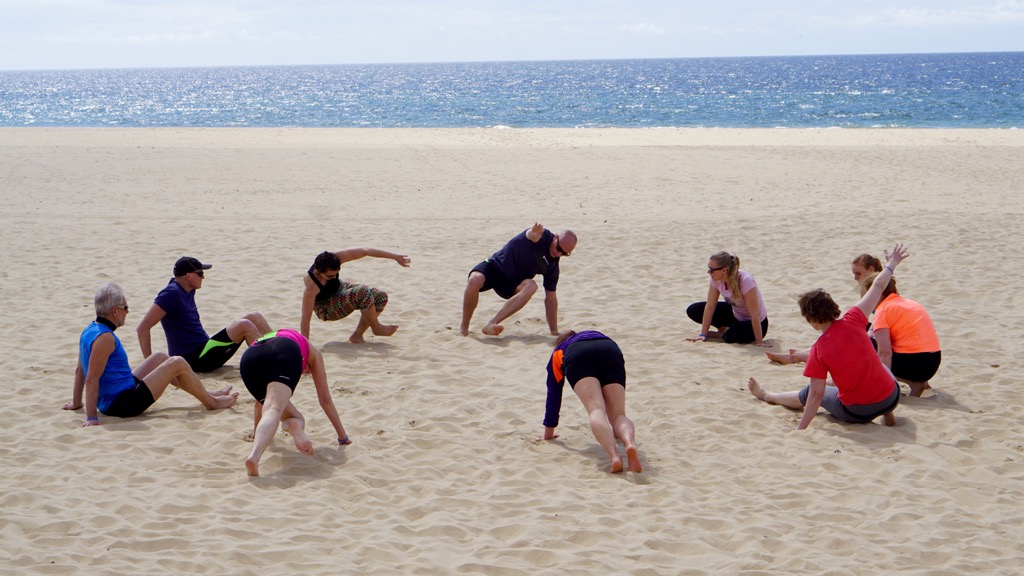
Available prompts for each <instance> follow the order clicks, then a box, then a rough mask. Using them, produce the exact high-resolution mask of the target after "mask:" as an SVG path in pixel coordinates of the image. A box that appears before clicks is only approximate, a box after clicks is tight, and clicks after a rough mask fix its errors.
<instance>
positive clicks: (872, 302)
mask: <svg viewBox="0 0 1024 576" xmlns="http://www.w3.org/2000/svg"><path fill="white" fill-rule="evenodd" d="M908 256H910V254H909V253H908V252H907V249H906V247H904V246H903V244H896V246H894V247H893V249H892V254H890V253H889V252H888V251H886V252H885V266H884V267H883V268H882V270H881V271H880V272H879V273H878V276H875V281H874V282H872V283H871V288H868V291H867V292H865V293H864V296H862V297H861V299H860V301H859V302H857V308H860V310H861V312H863V313H864V315H865V316H868V315H870V314H871V311H872V310H874V309H875V306H878V300H879V299H880V298H881V297H882V291H883V290H885V287H886V286H888V285H889V280H892V275H893V272H895V270H896V266H898V265H899V263H900V262H902V261H903V260H904V259H905V258H907V257H908Z"/></svg>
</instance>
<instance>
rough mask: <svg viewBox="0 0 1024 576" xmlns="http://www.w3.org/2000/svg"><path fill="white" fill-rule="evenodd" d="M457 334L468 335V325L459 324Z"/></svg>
mask: <svg viewBox="0 0 1024 576" xmlns="http://www.w3.org/2000/svg"><path fill="white" fill-rule="evenodd" d="M459 334H462V335H463V336H469V326H459Z"/></svg>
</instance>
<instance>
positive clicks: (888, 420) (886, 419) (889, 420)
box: [882, 412, 896, 426]
mask: <svg viewBox="0 0 1024 576" xmlns="http://www.w3.org/2000/svg"><path fill="white" fill-rule="evenodd" d="M882 424H885V425H886V426H895V425H896V415H895V414H893V413H892V412H888V413H886V414H883V415H882Z"/></svg>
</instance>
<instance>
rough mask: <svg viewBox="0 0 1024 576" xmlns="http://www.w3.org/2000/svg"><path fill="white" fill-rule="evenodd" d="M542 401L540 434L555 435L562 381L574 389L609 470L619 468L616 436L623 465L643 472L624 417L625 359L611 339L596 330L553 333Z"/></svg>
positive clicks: (633, 435) (547, 437) (543, 436)
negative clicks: (624, 463)
mask: <svg viewBox="0 0 1024 576" xmlns="http://www.w3.org/2000/svg"><path fill="white" fill-rule="evenodd" d="M547 371H548V379H547V388H548V395H547V402H546V404H545V410H544V432H543V433H542V434H541V439H542V440H551V439H553V438H557V437H558V435H557V434H555V428H556V427H557V426H558V414H559V412H560V411H561V408H562V388H563V386H564V384H565V382H568V383H569V387H570V388H572V389H573V391H574V392H576V396H578V397H579V399H580V401H581V402H583V407H584V408H585V409H586V410H587V414H589V415H590V430H591V432H593V434H594V438H595V439H597V443H598V444H600V445H601V448H604V451H605V452H606V453H608V458H609V459H610V460H611V471H612V472H622V457H621V456H620V455H619V451H618V448H617V447H616V445H615V439H616V438H618V439H619V440H621V441H622V445H623V447H624V448H625V449H626V462H627V469H628V470H629V471H630V472H643V466H642V465H641V464H640V458H639V456H637V452H636V429H635V427H634V426H633V421H632V420H630V419H629V418H628V417H626V364H625V361H624V360H623V359H622V351H621V350H619V346H618V345H617V344H616V343H615V341H614V340H612V339H611V338H609V337H607V336H605V335H604V334H602V333H600V332H598V331H596V330H586V331H583V332H578V333H577V332H575V331H573V330H567V331H565V332H562V333H561V334H559V335H558V338H556V339H555V350H554V351H553V352H552V353H551V358H550V359H549V360H548V365H547Z"/></svg>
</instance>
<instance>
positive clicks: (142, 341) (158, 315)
mask: <svg viewBox="0 0 1024 576" xmlns="http://www.w3.org/2000/svg"><path fill="white" fill-rule="evenodd" d="M166 315H167V312H165V311H164V309H163V308H161V307H159V306H157V305H156V304H155V303H154V304H153V305H152V306H150V307H149V310H147V311H146V315H145V316H143V317H142V320H139V325H138V326H137V327H136V328H135V333H136V334H138V336H139V348H142V357H143V358H149V357H150V356H152V355H153V341H152V340H151V338H150V332H151V331H152V330H153V326H156V325H157V322H160V320H162V319H163V317H164V316H166Z"/></svg>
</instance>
